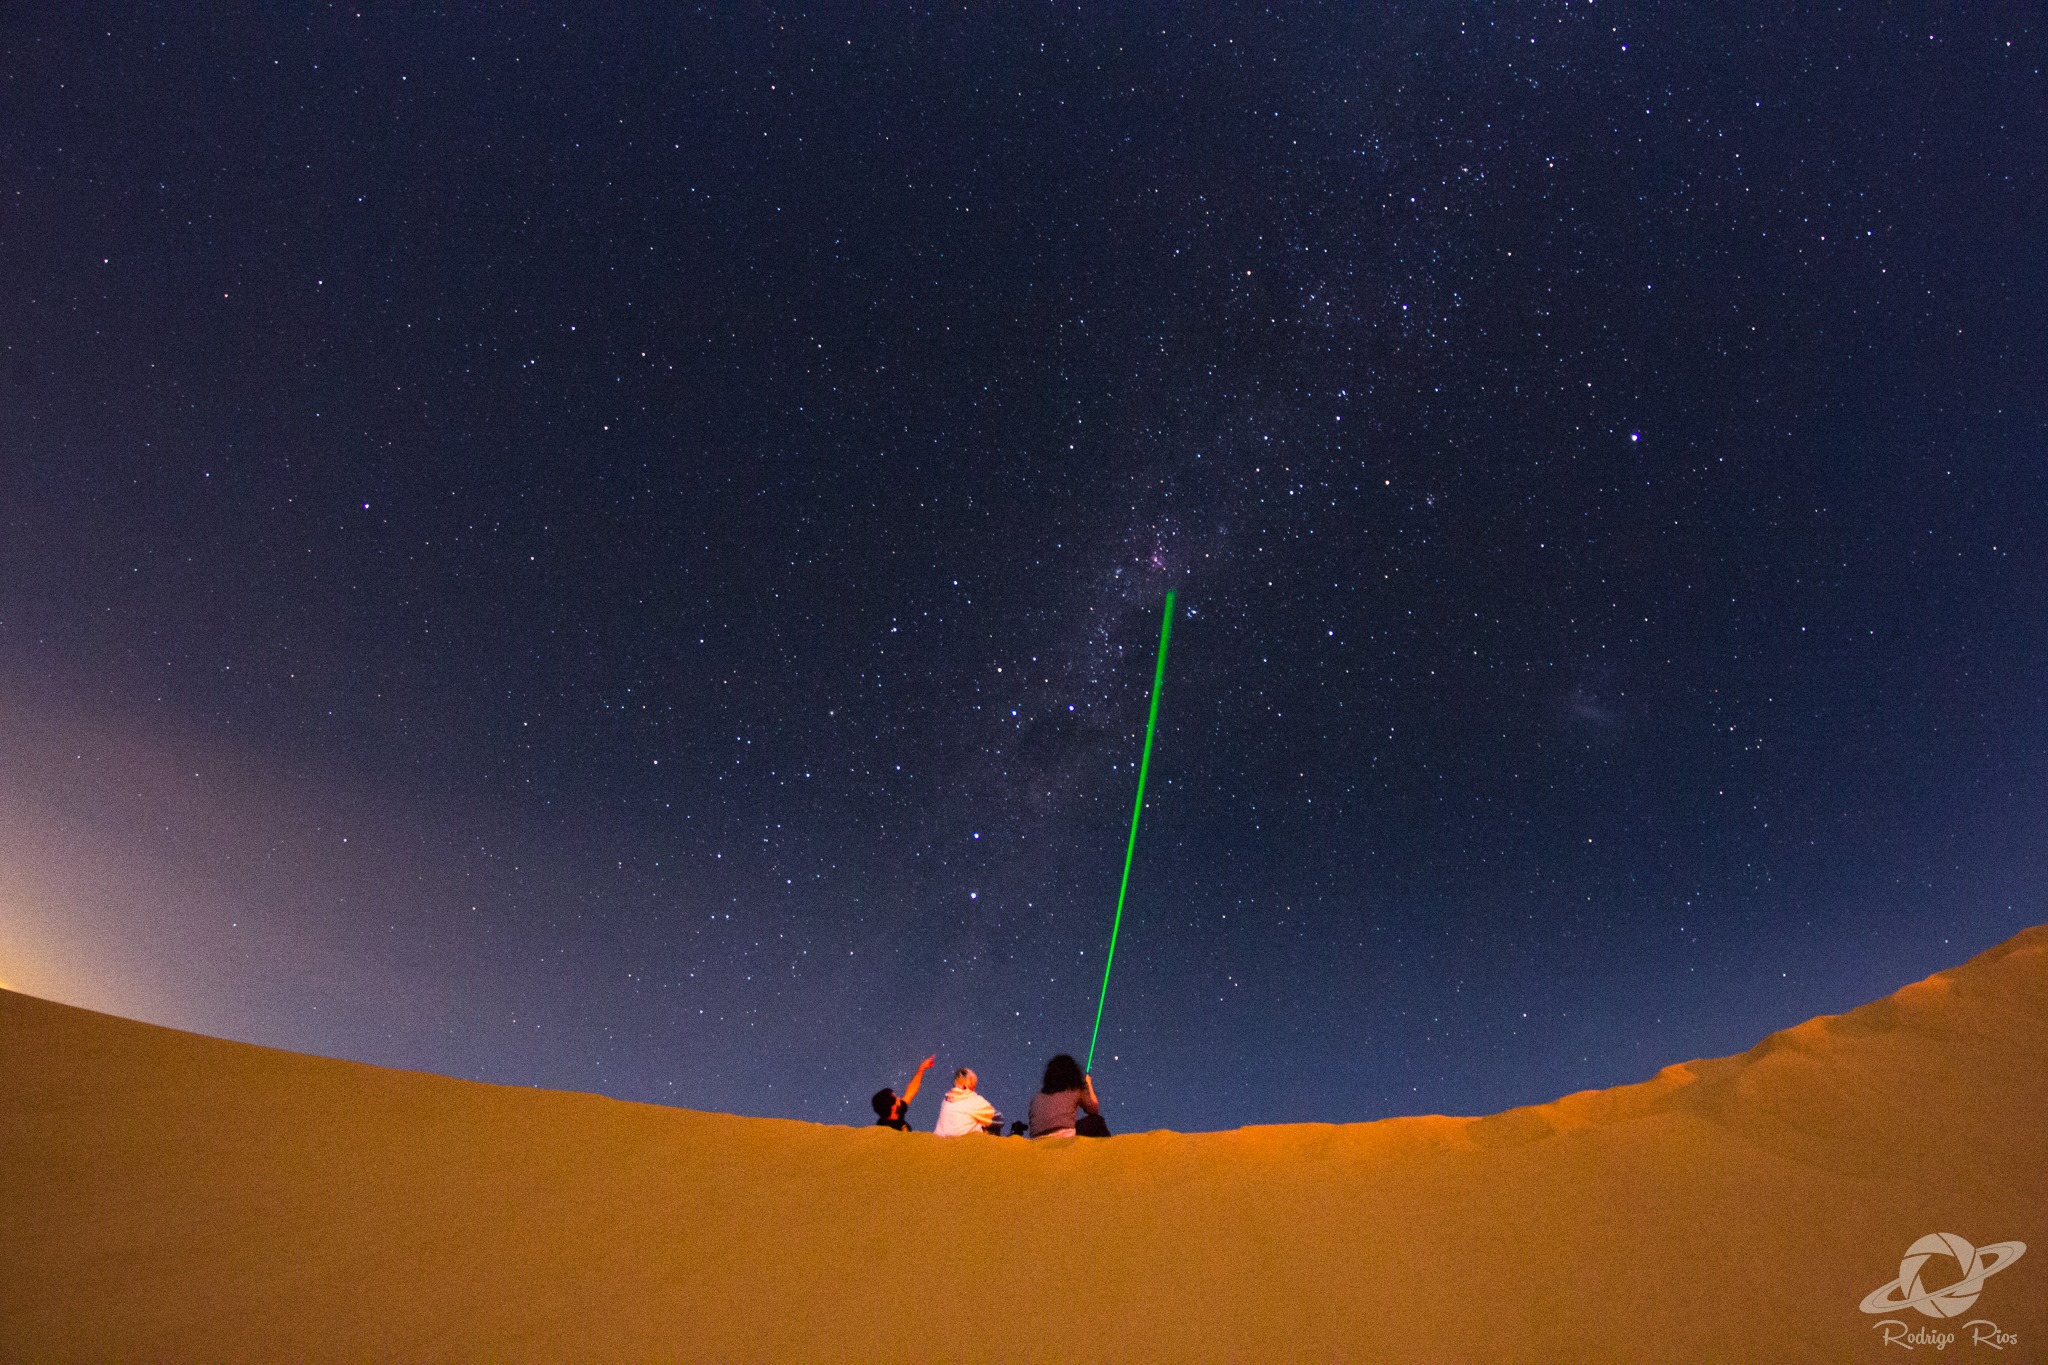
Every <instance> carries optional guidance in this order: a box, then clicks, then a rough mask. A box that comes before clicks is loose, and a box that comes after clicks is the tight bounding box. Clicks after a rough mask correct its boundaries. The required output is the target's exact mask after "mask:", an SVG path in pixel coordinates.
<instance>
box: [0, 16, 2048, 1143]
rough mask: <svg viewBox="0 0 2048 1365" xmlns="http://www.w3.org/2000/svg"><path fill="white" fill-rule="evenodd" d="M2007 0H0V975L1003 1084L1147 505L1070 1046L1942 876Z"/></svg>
mask: <svg viewBox="0 0 2048 1365" xmlns="http://www.w3.org/2000/svg"><path fill="white" fill-rule="evenodd" d="M1694 11H1697V12H1694ZM2044 46H2048V43H2044V35H2043V33H2042V25H2041V22H2040V16H2039V14H2038V13H2037V12H2036V11H2034V10H2033V9H2032V8H2031V7H2028V6H1983V7H1976V8H1974V9H1972V10H1969V11H1967V12H1965V11H1960V10H1958V11H1956V12H1952V13H1948V14H1946V16H1945V17H1941V18H1939V19H1937V20H1935V21H1933V22H1928V21H1926V20H1925V19H1909V17H1908V16H1906V15H1904V14H1903V13H1899V12H1892V11H1880V10H1878V9H1875V8H1872V7H1869V6H1861V5H1854V6H1848V7H1846V8H1845V10H1844V11H1842V12H1831V11H1819V10H1815V11H1808V12H1801V13H1797V14H1794V13H1792V12H1789V11H1787V10H1784V9H1783V8H1782V7H1779V6H1772V5H1755V6H1734V7H1714V8H1711V9H1706V8H1700V7H1692V8H1691V9H1686V8H1677V7H1664V8H1661V9H1655V10H1650V11H1644V10H1641V9H1630V8H1624V7H1620V6H1612V5H1607V4H1598V5H1593V4H1584V3H1571V4H1563V3H1556V4H1520V5H1512V4H1510V5H1499V6H1491V7H1480V6H1460V5H1409V6H1370V7H1368V6H1351V7H1339V8H1336V9H1332V10H1316V9H1310V8H1305V7H1304V8H1294V7H1288V8H1282V9H1276V10H1271V11H1254V10H1252V9H1250V8H1249V7H1243V8H1239V7H1195V6H1182V5H1141V4H1132V5H1090V6H1073V5H1058V6H1054V5H1034V6H1004V7H989V6H960V5H947V6H940V5H930V6H915V5H913V6H893V7H884V6H857V7H844V6H841V7H831V8H822V9H820V10H818V11H816V12H808V11H804V10H799V9H782V8H768V7H722V6H721V7H703V8H700V9H695V10H688V9H685V8H683V7H679V6H677V7H671V6H647V7H639V6H613V7H606V8H604V9H603V10H602V12H595V11H587V10H586V9H584V8H583V7H576V8H575V9H574V10H573V11H560V12H558V11H555V10H553V9H546V8H543V9H540V10H535V11H530V12H523V13H519V14H511V13H505V12H501V11H500V10H499V9H495V8H486V9H477V10H470V9H459V10H455V11H452V12H427V11H425V10H423V9H420V8H418V7H393V8H391V9H388V10H386V9H379V10H377V11H374V12H364V13H358V12H357V11H356V10H355V9H353V8H350V7H348V6H342V7H339V8H332V7H307V8H305V9H303V10H300V9H287V8H284V7H274V8H266V9H262V10H255V11H250V10H240V11H235V12H233V13H230V12H229V11H226V10H219V11H211V12H207V11H201V12H197V13H195V12H193V11H190V10H187V9H184V8H179V7H171V8H162V9H143V10H139V11H138V10H134V9H130V8H126V7H123V8H121V9H118V10H116V9H112V8H106V9H102V8H99V7H94V6H13V7H8V8H7V9H5V10H0V981H5V982H6V983H8V984H10V985H12V986H14V987H15V988H17V989H23V990H30V991H33V992H36V993H39V994H43V995H48V996H52V997H54V998H58V999H64V1000H71V1001H74V1002H77V1003H80V1004H85V1005H90V1006H93V1007H95V1008H100V1009H105V1010H110V1011H113V1012H116V1013H121V1014H126V1015H131V1016H136V1017H141V1018H145V1019H150V1020H154V1021H158V1022H162V1023H168V1024H173V1025H177V1026H180V1027H185V1028H191V1029H196V1030H201V1031H205V1032H209V1033H215V1034H221V1035H226V1036H230V1037H236V1038H244V1039H249V1040H252V1041H257V1042H262V1043H266V1044H271V1045H276V1046H282V1047H289V1048H296V1049H301V1050H306V1051H312V1052H318V1053H323V1054H328V1055H334V1056H342V1057H351V1058H357V1059H361V1060H365V1061H371V1062H376V1063H380V1064H387V1065H397V1066H405V1067H414V1068H421V1069H427V1070H432V1071H437V1072H443V1073H447V1074H451V1075H458V1076H468V1077H476V1078H481V1079H485V1080H491V1081H498V1082H505V1083H511V1084H519V1085H540V1086H549V1087H561V1088H570V1089H578V1090H593V1091H598V1092H601V1093H605V1094H610V1095H615V1096H619V1097H623V1098H628V1099H639V1100H651V1101H656V1102H660V1103H669V1104H679V1105H686V1106H690V1107H695V1108H704V1109H717V1110H729V1111H734V1112H739V1113H744V1114H759V1115H780V1116H786V1117H793V1118H805V1119H818V1120H825V1121H831V1122H866V1121H868V1118H869V1115H868V1111H867V1097H868V1095H869V1094H870V1093H871V1092H872V1091H873V1090H875V1089H876V1088H877V1087H879V1086H882V1085H885V1084H896V1085H901V1083H902V1082H903V1081H904V1079H905V1078H906V1077H907V1075H908V1073H909V1071H910V1069H911V1067H912V1066H913V1065H914V1064H915V1062H916V1061H917V1059H918V1058H920V1057H922V1056H924V1055H925V1054H926V1053H928V1052H936V1053H937V1054H938V1055H939V1059H940V1066H941V1071H940V1072H939V1073H937V1074H936V1076H935V1079H942V1078H943V1076H944V1075H946V1074H949V1073H950V1070H951V1068H952V1067H954V1066H957V1065H971V1066H974V1067H975V1068H977V1069H978V1070H979V1072H980V1073H981V1076H982V1078H983V1089H984V1091H985V1092H986V1093H987V1094H988V1095H989V1096H990V1098H991V1099H993V1100H994V1101H995V1103H996V1104H997V1105H998V1106H999V1107H1000V1108H1002V1109H1004V1110H1006V1111H1007V1112H1009V1113H1010V1114H1011V1115H1013V1116H1015V1115H1020V1114H1021V1113H1022V1112H1023V1110H1024V1107H1025V1102H1026V1100H1027V1098H1028V1095H1029V1093H1030V1091H1031V1090H1032V1089H1033V1088H1034V1083H1035V1080H1036V1078H1037V1075H1038V1071H1039V1069H1040V1068H1041V1067H1042V1065H1043V1063H1044V1060H1045V1058H1046V1057H1047V1056H1048V1055H1050V1054H1051V1053H1052V1052H1055V1051H1071V1052H1075V1053H1077V1054H1078V1053H1081V1052H1082V1051H1084V1050H1085V1049H1086V1046H1087V1042H1088V1027H1089V1022H1090V1020H1091V1018H1092V1016H1093V1013H1094V1009H1095V1004H1096V999H1097V990H1098V986H1099V982H1100V975H1101V971H1102V963H1103V954H1104V950H1105V948H1106V945H1107V940H1108V933H1109V927H1110V918H1111V913H1112V910H1113V907H1114V903H1115V895H1116V887H1117V879H1118V876H1119V873H1120V870H1121V863H1122V858H1123V853H1124V842H1125V838H1126V835H1127V832H1128V824H1127V822H1128V819H1129V815H1130V807H1131V801H1132V795H1133V790H1134V785H1135V778H1136V773H1135V764H1136V761H1137V758H1138V754H1139V747H1140V743H1141V739H1142V734H1143V729H1144V721H1145V711H1146V704H1147V695H1148V690H1149V687H1150V683H1151V674H1152V665H1153V650H1154V646H1155V643H1156V641H1157V638H1158V633H1159V626H1160V613H1161V609H1162V601H1163V598H1164V595H1165V592H1166V590H1167V589H1168V588H1172V589H1174V590H1175V591H1176V593H1177V595H1178V605H1177V614H1176V619H1175V623H1174V632H1173V650H1172V655H1171V658H1170V661H1169V665H1168V670H1167V680H1166V686H1165V691H1164V695H1163V698H1162V701H1161V709H1160V720H1159V728H1158V735H1157V740H1156V747H1155V751H1154V755H1153V760H1152V767H1151V777H1150V787H1149V792H1148V798H1147V804H1146V811H1145V817H1144V825H1143V827H1142V829H1141V832H1140V836H1139V839H1138V844H1137V852H1136V858H1135V862H1134V865H1133V868H1132V874H1131V891H1130V900H1129V904H1128V906H1127V909H1126V913H1125V919H1124V922H1123V929H1122V938H1121V941H1120V943H1119V946H1118V950H1117V961H1116V969H1115V975H1114V979H1113V981H1112V984H1111V988H1110V992H1109V997H1108V1005H1107V1010H1106V1013H1105V1018H1104V1024H1103V1037H1102V1043H1101V1047H1100V1051H1099V1054H1098V1057H1097V1061H1096V1067H1095V1071H1096V1080H1097V1085H1098V1088H1099V1090H1100V1091H1101V1093H1102V1096H1103V1100H1104V1103H1105V1105H1106V1107H1107V1113H1108V1116H1109V1118H1110V1120H1111V1122H1112V1124H1113V1125H1114V1126H1116V1127H1118V1128H1119V1129H1124V1130H1128V1129H1142V1128H1151V1127H1160V1126H1164V1127H1173V1128H1179V1129H1183V1130H1188V1129H1213V1128H1222V1127H1229V1126H1235V1125H1238V1124H1243V1123H1252V1122H1274V1121H1296V1120H1331V1121H1352V1120H1364V1119H1373V1118H1379V1117H1384V1116H1387V1115H1391V1114H1400V1113H1416V1112H1432V1111H1435V1112H1452V1113H1475V1112H1488V1111H1492V1110H1497V1109H1501V1108H1504V1107H1507V1106H1509V1105H1513V1104H1520V1103H1529V1102H1538V1101H1542V1100H1545V1099H1548V1098H1551V1097H1553V1096H1555V1095H1558V1094H1561V1093H1564V1092H1567V1091H1571V1090H1576V1089H1581V1088H1586V1087H1596V1086H1608V1085H1614V1084H1620V1083H1625V1082H1630V1081H1636V1080H1641V1079H1645V1078H1647V1077H1648V1076H1650V1075H1651V1074H1652V1073H1654V1072H1655V1071H1656V1070H1657V1069H1658V1068H1659V1067H1661V1066H1663V1065H1665V1064H1667V1063H1670V1062H1676V1061H1680V1060H1684V1059H1687V1058H1691V1057H1696V1056H1705V1055H1716V1054H1722V1053H1727V1052H1731V1051H1739V1050H1742V1049H1745V1048H1747V1047H1748V1046H1750V1045H1751V1044H1753V1043H1754V1042H1755V1041H1757V1040H1758V1039H1759V1038H1760V1037H1761V1036H1762V1035H1763V1034H1765V1033H1767V1032H1769V1031H1770V1030H1773V1029H1776V1028H1780V1027H1784V1026H1787V1025H1790V1024H1793V1023H1795V1022H1798V1021H1800V1020H1802V1019H1804V1018H1807V1017H1810V1016H1812V1015H1814V1014H1817V1013H1822V1012H1828V1011H1836V1010H1840V1009H1844V1008H1847V1007H1851V1006H1853V1005H1855V1004H1858V1003H1860V1002H1862V1001H1864V1000H1866V999H1869V998H1872V997H1874V996H1877V995H1880V994H1883V993H1885V992H1888V991H1891V990H1893V989H1896V988H1897V987H1898V986H1900V985H1902V984H1904V983H1906V982H1908V981H1911V980H1914V979H1917V978H1919V977H1921V976H1923V975H1925V974H1927V973H1928V972H1931V971H1934V970H1937V969H1939V968H1941V967H1944V966H1948V965H1951V964H1953V963H1955V962H1958V961H1960V960H1962V959H1963V958H1965V957H1967V956H1969V955H1970V954H1972V953H1974V952H1976V951H1978V950H1981V949H1983V948H1985V947H1987V946H1989V945H1991V944H1993V943H1995V942H1998V941H2000V940H2001V939H2003V938H2005V937H2006V936H2008V935H2010V934H2012V933H2013V932H2015V931H2016V930H2018V929H2020V928H2022V927H2024V926H2025V925H2028V924H2031V923H2035V922H2037V921H2041V920H2044V919H2048V906H2044V894H2043V891H2042V888H2043V886H2044V885H2048V880H2044V874H2048V819H2044V813H2048V703H2044V698H2043V688H2042V682H2041V680H2042V678H2043V677H2044V675H2048V611H2044V606H2043V604H2044V601H2048V560H2044V553H2048V551H2044V546H2048V539H2044V536H2048V383H2044V382H2043V378H2042V376H2043V375H2044V374H2048V228H2044V224H2048V150H2044V149H2048V83H2044V80H2043V76H2042V68H2043V61H2044ZM935 1111H936V1105H935V1103H934V1102H933V1101H931V1100H925V1101H922V1102H921V1104H920V1106H919V1108H918V1109H914V1110H913V1114H912V1117H913V1119H914V1120H916V1121H918V1122H919V1123H920V1125H921V1126H923V1125H928V1124H929V1122H930V1121H931V1117H932V1115H933V1114H934V1113H935Z"/></svg>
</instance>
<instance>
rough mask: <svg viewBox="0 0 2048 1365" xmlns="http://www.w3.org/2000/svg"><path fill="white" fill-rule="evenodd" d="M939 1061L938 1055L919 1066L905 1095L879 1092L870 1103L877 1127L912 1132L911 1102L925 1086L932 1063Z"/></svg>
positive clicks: (887, 1091) (905, 1087)
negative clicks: (926, 1074) (919, 1089)
mask: <svg viewBox="0 0 2048 1365" xmlns="http://www.w3.org/2000/svg"><path fill="white" fill-rule="evenodd" d="M937 1060H939V1058H938V1054H936V1053H934V1054H933V1055H931V1056H929V1057H927V1058H925V1059H924V1060H923V1061H921V1062H919V1063H918V1064H917V1074H916V1075H915V1076H912V1077H911V1078H910V1084H909V1085H906V1086H904V1087H903V1093H902V1094H901V1095H899V1094H897V1093H896V1092H895V1091H893V1090H877V1091H876V1092H875V1094H874V1098H873V1099H872V1100H870V1101H869V1103H870V1104H872V1105H874V1106H875V1126H876V1127H878V1128H894V1129H895V1130H896V1131H897V1132H899V1133H907V1132H909V1131H910V1118H909V1114H910V1102H911V1101H912V1100H914V1099H916V1098H917V1091H918V1087H920V1086H922V1085H923V1084H924V1073H925V1072H927V1071H930V1070H931V1069H932V1063H933V1062H936V1061H937Z"/></svg>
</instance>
